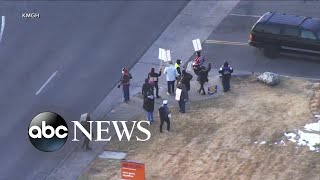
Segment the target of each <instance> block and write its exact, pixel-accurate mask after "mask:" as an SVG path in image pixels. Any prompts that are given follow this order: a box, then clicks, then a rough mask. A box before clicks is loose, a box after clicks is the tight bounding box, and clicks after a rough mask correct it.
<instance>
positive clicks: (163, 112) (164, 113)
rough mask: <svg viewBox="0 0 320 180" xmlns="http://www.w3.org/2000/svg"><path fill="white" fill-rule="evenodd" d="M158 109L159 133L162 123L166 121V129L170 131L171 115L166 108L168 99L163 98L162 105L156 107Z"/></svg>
mask: <svg viewBox="0 0 320 180" xmlns="http://www.w3.org/2000/svg"><path fill="white" fill-rule="evenodd" d="M158 111H159V116H160V133H162V126H163V123H164V122H166V123H167V130H168V131H170V117H171V112H170V110H169V108H168V101H167V100H164V101H163V103H162V106H160V108H159V109H158Z"/></svg>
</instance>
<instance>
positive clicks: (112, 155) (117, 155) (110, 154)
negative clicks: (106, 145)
mask: <svg viewBox="0 0 320 180" xmlns="http://www.w3.org/2000/svg"><path fill="white" fill-rule="evenodd" d="M126 156H127V153H124V152H115V151H104V152H103V153H102V154H100V155H99V158H102V159H124V158H125V157H126Z"/></svg>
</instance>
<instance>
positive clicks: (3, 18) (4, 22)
mask: <svg viewBox="0 0 320 180" xmlns="http://www.w3.org/2000/svg"><path fill="white" fill-rule="evenodd" d="M5 25H6V17H5V16H2V18H1V30H0V42H1V40H2V35H3V31H4V26H5Z"/></svg>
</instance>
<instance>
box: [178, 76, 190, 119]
mask: <svg viewBox="0 0 320 180" xmlns="http://www.w3.org/2000/svg"><path fill="white" fill-rule="evenodd" d="M177 88H179V89H181V95H180V99H179V101H178V103H179V108H180V111H179V112H181V113H185V112H186V101H187V100H188V91H187V88H186V85H185V84H183V83H181V82H179V84H178V86H177Z"/></svg>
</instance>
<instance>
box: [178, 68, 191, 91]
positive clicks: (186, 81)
mask: <svg viewBox="0 0 320 180" xmlns="http://www.w3.org/2000/svg"><path fill="white" fill-rule="evenodd" d="M192 78H193V76H192V75H191V74H190V73H187V71H186V70H185V69H184V70H183V71H182V79H181V82H182V83H183V84H185V85H186V88H187V91H190V81H191V79H192Z"/></svg>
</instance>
